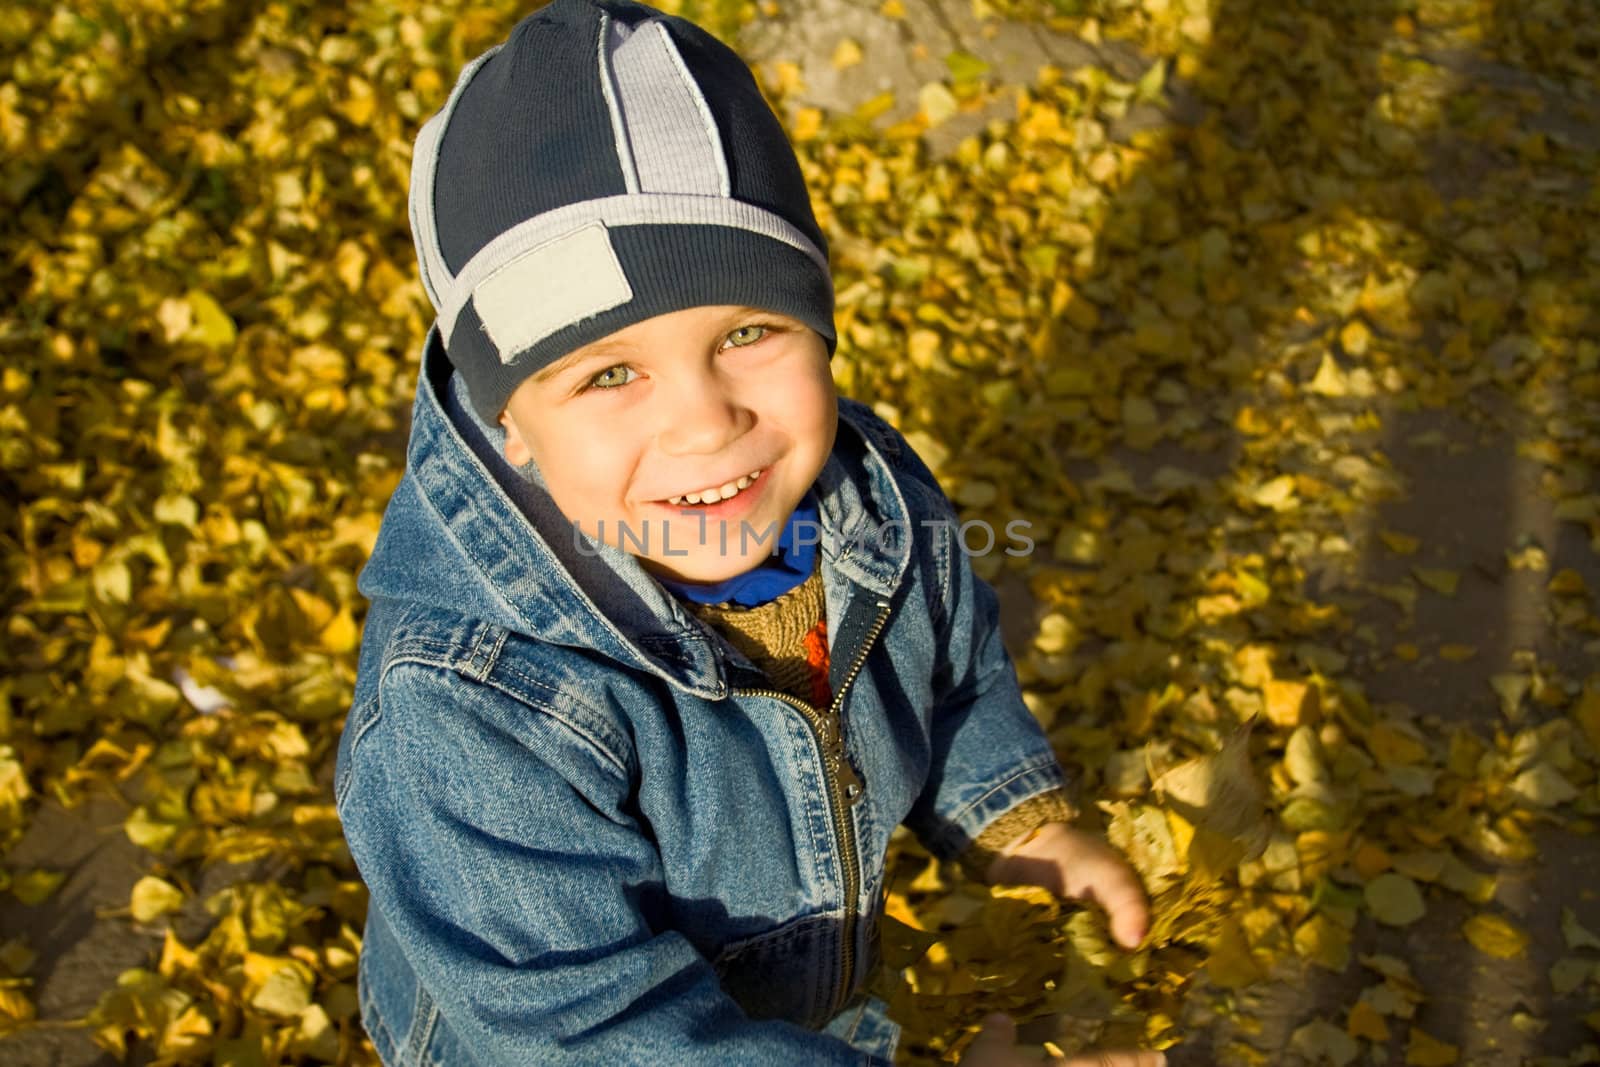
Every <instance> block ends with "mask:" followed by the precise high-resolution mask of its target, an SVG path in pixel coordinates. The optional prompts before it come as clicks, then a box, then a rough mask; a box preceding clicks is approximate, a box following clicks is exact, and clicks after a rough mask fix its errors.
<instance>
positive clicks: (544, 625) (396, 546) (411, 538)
mask: <svg viewBox="0 0 1600 1067" xmlns="http://www.w3.org/2000/svg"><path fill="white" fill-rule="evenodd" d="M860 412H861V409H860V408H859V406H858V405H856V404H854V403H853V402H851V401H841V402H840V419H839V424H840V433H839V434H838V436H837V438H836V442H835V445H834V451H833V454H832V455H831V456H830V457H829V459H828V462H827V463H826V464H825V465H824V468H823V471H822V473H821V474H820V475H819V476H818V478H817V498H818V506H819V510H820V512H821V525H822V541H821V544H820V545H818V549H819V551H821V552H822V554H823V557H824V560H825V561H826V562H827V564H828V565H829V566H831V567H833V568H835V569H836V570H838V571H839V572H840V573H841V574H842V575H844V576H845V577H846V578H848V579H849V580H850V581H852V582H854V583H856V584H858V585H860V586H862V587H863V588H864V589H866V590H868V591H869V592H871V593H873V594H875V595H877V596H880V597H888V596H889V595H891V594H892V593H893V591H894V590H895V588H896V587H897V586H898V585H899V583H900V580H901V577H902V576H903V574H904V572H905V568H906V563H907V560H908V559H909V555H910V546H909V543H908V542H909V538H906V537H895V538H879V537H877V536H875V534H874V531H878V530H883V529H885V528H886V524H890V523H896V522H898V523H900V524H902V526H901V528H902V529H903V528H904V524H905V523H906V521H907V514H908V512H907V509H906V504H905V500H904V499H903V497H902V496H901V495H900V490H899V487H898V486H897V485H896V484H895V482H894V478H893V477H892V476H891V475H890V473H889V470H888V467H887V466H886V464H885V463H884V461H883V458H882V457H881V456H880V455H879V454H878V453H877V450H876V448H875V447H874V446H873V444H872V443H871V441H870V439H869V437H868V436H866V435H865V434H863V433H862V432H861V431H860V430H859V428H858V427H857V426H856V423H855V422H854V421H852V419H853V418H856V419H859V418H860ZM503 443H504V431H502V430H501V429H500V427H499V426H498V425H495V424H490V423H486V422H484V421H483V420H482V419H481V418H480V417H479V416H478V415H476V414H474V413H473V410H472V406H471V405H470V404H469V403H468V402H467V398H466V396H465V390H464V389H463V388H462V387H461V384H460V380H459V378H458V377H457V376H455V375H453V374H452V372H451V368H450V364H449V361H448V359H447V357H446V356H445V354H444V350H443V346H442V344H441V343H440V340H439V336H438V332H437V330H430V331H429V334H428V338H427V340H426V342H425V343H424V345H423V355H422V367H421V371H420V373H419V374H418V378H417V395H416V401H415V403H414V405H413V407H412V415H411V437H410V442H409V444H408V446H407V450H406V470H405V475H404V476H403V477H402V478H401V480H400V484H399V485H398V487H396V489H395V492H394V496H393V497H392V498H391V499H390V501H389V505H388V508H387V509H386V510H385V512H384V516H383V523H382V525H381V527H380V529H379V532H378V540H377V543H376V544H375V546H374V547H373V552H372V557H371V559H370V560H369V561H368V562H367V565H366V567H365V568H364V569H363V570H362V572H361V575H360V578H359V580H358V583H357V584H358V588H359V589H360V591H361V593H362V594H363V595H364V596H366V597H367V598H368V599H371V600H377V599H381V598H390V599H394V600H399V601H406V602H411V603H415V604H418V605H421V606H424V607H428V608H435V609H439V610H443V611H447V612H451V613H455V614H459V615H464V616H467V617H470V618H476V619H482V620H483V621H485V622H489V623H492V624H494V625H497V626H503V627H505V628H506V629H508V630H511V631H513V632H515V633H520V634H525V635H527V636H529V637H532V638H536V639H538V640H540V641H545V642H549V643H551V644H556V645H565V646H570V647H572V648H574V649H581V650H584V651H587V652H589V653H598V654H600V655H603V656H606V657H608V658H610V659H613V660H615V661H617V662H618V663H620V664H622V665H624V666H627V667H632V668H634V669H637V670H642V671H646V672H649V673H652V674H655V675H657V676H659V677H661V678H663V679H665V680H666V681H668V682H669V683H671V684H672V685H674V686H676V687H678V688H681V689H683V690H685V691H686V692H688V693H691V694H693V695H695V696H699V697H703V698H705V699H708V700H720V699H722V698H723V697H725V696H726V695H727V694H728V682H727V678H726V674H725V671H724V666H723V661H722V657H721V654H720V653H719V651H718V649H717V645H716V642H715V639H714V638H713V637H712V635H711V633H710V631H709V630H708V629H707V628H706V627H705V626H703V625H702V624H701V623H699V622H698V621H697V620H695V619H694V618H693V617H692V616H690V615H689V613H688V612H687V611H686V610H685V609H684V608H683V607H682V605H680V604H679V603H678V601H677V599H676V598H674V597H673V596H672V595H671V594H670V593H668V592H667V591H666V590H665V589H664V588H662V586H661V585H660V584H659V583H658V582H657V581H656V580H655V579H654V578H653V577H651V576H650V574H649V573H648V572H647V571H646V570H645V569H644V568H643V567H642V566H641V565H640V564H639V561H638V560H637V559H636V558H634V557H633V556H631V555H628V554H627V553H625V552H621V551H619V550H617V549H613V548H610V547H608V546H605V545H600V544H596V543H594V542H593V541H590V540H588V539H586V538H583V537H581V535H578V534H576V533H575V531H574V529H573V526H572V524H571V523H570V521H569V520H568V519H567V518H566V517H565V516H564V515H563V514H562V513H561V511H560V509H559V508H557V507H556V505H555V501H554V500H552V499H551V497H550V495H549V493H548V492H546V490H545V488H544V486H543V484H542V482H541V481H540V479H539V478H538V475H537V472H535V471H532V470H531V469H530V470H521V469H519V468H516V467H513V466H512V465H511V464H510V463H509V462H507V461H506V459H505V458H504V453H503V451H502V449H503ZM886 542H887V543H886Z"/></svg>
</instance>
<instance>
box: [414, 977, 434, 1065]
mask: <svg viewBox="0 0 1600 1067" xmlns="http://www.w3.org/2000/svg"><path fill="white" fill-rule="evenodd" d="M414 1003H415V1006H414V1007H413V1009H412V1012H411V1033H409V1034H407V1035H406V1058H407V1059H409V1060H411V1061H412V1062H413V1063H421V1062H422V1061H423V1060H426V1059H429V1058H430V1057H429V1056H428V1055H427V1052H428V1042H430V1041H432V1040H433V1027H434V1025H435V1024H436V1023H437V1022H438V1021H439V1005H438V1004H436V1003H434V1000H433V995H432V994H431V993H429V992H428V991H427V989H426V988H424V987H423V985H422V983H421V982H418V983H417V995H416V1000H415V1002H414ZM424 1005H426V1007H425V1009H424ZM418 1009H424V1010H418ZM419 1016H421V1018H419Z"/></svg>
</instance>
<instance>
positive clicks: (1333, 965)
mask: <svg viewBox="0 0 1600 1067" xmlns="http://www.w3.org/2000/svg"><path fill="white" fill-rule="evenodd" d="M1294 950H1295V952H1296V953H1297V954H1298V955H1299V956H1300V958H1301V959H1304V960H1307V961H1309V962H1311V963H1315V964H1316V965H1317V966H1319V967H1325V968H1327V969H1328V970H1330V971H1333V972H1334V973H1336V974H1337V973H1339V972H1342V971H1343V970H1344V969H1345V968H1346V967H1348V966H1349V965H1350V931H1349V930H1347V929H1345V928H1344V927H1343V926H1340V925H1339V924H1338V923H1336V922H1334V921H1333V920H1332V919H1330V918H1328V917H1327V916H1326V915H1323V914H1321V913H1320V912H1319V913H1318V914H1316V915H1313V916H1312V917H1311V918H1309V919H1307V920H1306V921H1305V922H1303V923H1301V924H1300V927H1299V928H1298V929H1297V930H1295V932H1294Z"/></svg>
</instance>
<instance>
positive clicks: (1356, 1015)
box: [1344, 1000, 1389, 1044]
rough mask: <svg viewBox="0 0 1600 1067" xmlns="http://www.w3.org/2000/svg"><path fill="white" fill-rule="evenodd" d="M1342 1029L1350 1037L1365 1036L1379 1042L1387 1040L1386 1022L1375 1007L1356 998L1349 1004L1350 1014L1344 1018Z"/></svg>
mask: <svg viewBox="0 0 1600 1067" xmlns="http://www.w3.org/2000/svg"><path fill="white" fill-rule="evenodd" d="M1344 1029H1345V1033H1347V1034H1349V1035H1350V1036H1351V1037H1360V1038H1365V1039H1366V1040H1368V1041H1376V1042H1378V1043H1380V1044H1381V1043H1383V1042H1385V1041H1388V1040H1389V1024H1388V1022H1387V1021H1386V1020H1385V1019H1384V1017H1383V1015H1382V1014H1381V1013H1380V1012H1379V1011H1378V1009H1377V1008H1374V1007H1373V1006H1372V1005H1371V1004H1368V1003H1367V1002H1366V1001H1364V1000H1358V1001H1356V1002H1355V1004H1354V1005H1352V1006H1351V1008H1350V1015H1349V1016H1348V1017H1347V1018H1346V1019H1345V1024H1344Z"/></svg>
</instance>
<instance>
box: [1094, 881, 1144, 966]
mask: <svg viewBox="0 0 1600 1067" xmlns="http://www.w3.org/2000/svg"><path fill="white" fill-rule="evenodd" d="M1095 897H1096V899H1097V900H1099V902H1100V906H1101V907H1102V908H1105V909H1106V916H1107V917H1108V918H1109V919H1110V920H1111V936H1112V937H1113V938H1115V939H1116V942H1117V944H1119V945H1121V946H1122V947H1123V948H1127V949H1134V948H1138V947H1139V943H1140V942H1141V941H1143V940H1144V935H1145V934H1146V933H1148V932H1149V929H1150V905H1149V903H1148V902H1147V901H1146V900H1145V895H1144V887H1143V886H1141V885H1140V884H1139V877H1138V875H1136V874H1134V873H1133V871H1132V870H1131V869H1130V868H1128V867H1127V866H1125V865H1123V864H1121V863H1118V864H1115V865H1113V866H1112V867H1111V868H1110V869H1109V870H1107V871H1106V872H1105V874H1104V875H1103V876H1102V878H1101V882H1100V885H1098V886H1097V887H1096V888H1095Z"/></svg>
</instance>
